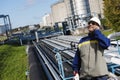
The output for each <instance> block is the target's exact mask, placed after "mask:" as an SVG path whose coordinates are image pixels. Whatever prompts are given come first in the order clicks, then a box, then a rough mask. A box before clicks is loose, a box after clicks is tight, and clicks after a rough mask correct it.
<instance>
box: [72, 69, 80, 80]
mask: <svg viewBox="0 0 120 80" xmlns="http://www.w3.org/2000/svg"><path fill="white" fill-rule="evenodd" d="M73 74H74V78H73V80H79V74H78V72H75V71H74V72H73Z"/></svg>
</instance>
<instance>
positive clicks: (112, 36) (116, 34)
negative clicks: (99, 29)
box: [107, 32, 120, 39]
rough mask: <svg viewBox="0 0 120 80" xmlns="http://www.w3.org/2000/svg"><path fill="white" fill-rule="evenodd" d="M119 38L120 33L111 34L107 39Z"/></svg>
mask: <svg viewBox="0 0 120 80" xmlns="http://www.w3.org/2000/svg"><path fill="white" fill-rule="evenodd" d="M117 36H120V32H114V33H112V34H109V35H108V36H107V37H108V38H109V39H115V38H116V37H117Z"/></svg>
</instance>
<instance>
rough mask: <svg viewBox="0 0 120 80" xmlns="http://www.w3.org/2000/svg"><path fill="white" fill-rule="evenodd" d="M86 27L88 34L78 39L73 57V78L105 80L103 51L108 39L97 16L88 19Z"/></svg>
mask: <svg viewBox="0 0 120 80" xmlns="http://www.w3.org/2000/svg"><path fill="white" fill-rule="evenodd" d="M87 28H88V31H89V33H88V36H86V37H83V38H82V39H80V41H79V44H78V48H77V51H76V54H75V57H74V59H73V70H74V72H73V73H74V75H75V79H76V80H79V78H80V80H107V78H108V77H107V75H108V69H107V64H106V61H105V59H104V56H103V53H104V49H107V48H108V47H109V46H110V40H109V39H108V38H107V37H105V36H104V35H103V34H102V33H101V31H100V29H101V22H100V20H99V19H98V18H97V17H92V18H91V19H90V20H89V21H88V26H87Z"/></svg>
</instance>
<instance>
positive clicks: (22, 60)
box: [0, 45, 27, 80]
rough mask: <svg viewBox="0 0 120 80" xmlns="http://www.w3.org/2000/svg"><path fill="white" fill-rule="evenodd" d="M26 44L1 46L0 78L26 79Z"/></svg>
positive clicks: (0, 79) (5, 79)
mask: <svg viewBox="0 0 120 80" xmlns="http://www.w3.org/2000/svg"><path fill="white" fill-rule="evenodd" d="M26 69H27V55H26V52H25V46H12V45H2V46H0V80H26V76H25V71H26Z"/></svg>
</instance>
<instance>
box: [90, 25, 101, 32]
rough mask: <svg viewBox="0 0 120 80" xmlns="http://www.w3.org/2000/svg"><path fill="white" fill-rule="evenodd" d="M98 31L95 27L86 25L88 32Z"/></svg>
mask: <svg viewBox="0 0 120 80" xmlns="http://www.w3.org/2000/svg"><path fill="white" fill-rule="evenodd" d="M97 29H100V27H99V26H97V25H88V30H89V32H93V31H94V30H97Z"/></svg>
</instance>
